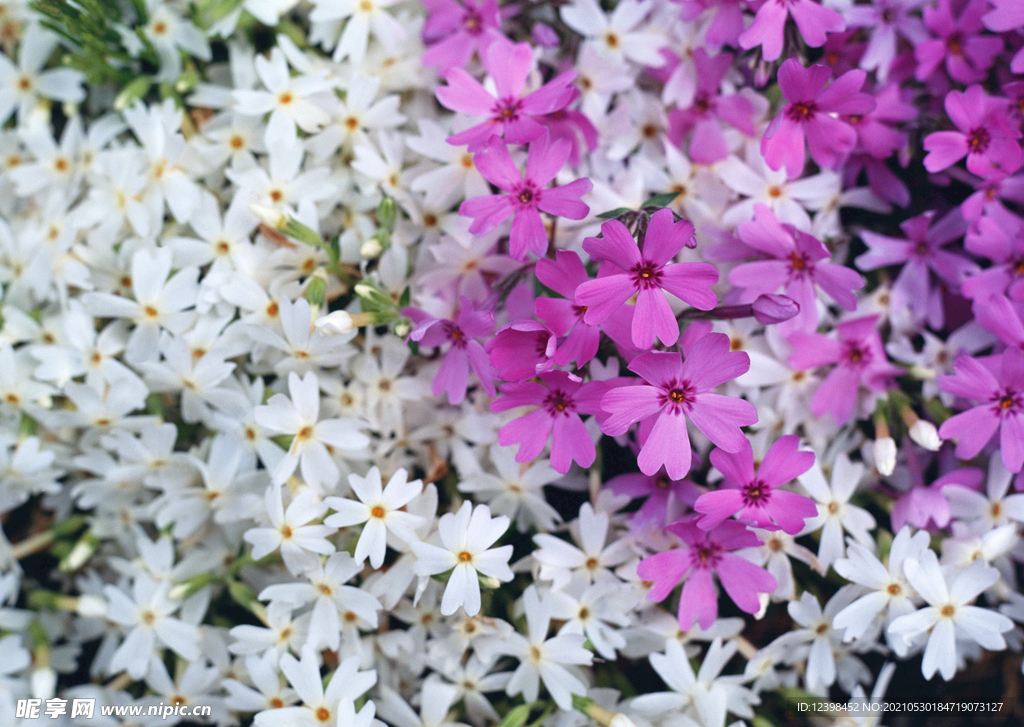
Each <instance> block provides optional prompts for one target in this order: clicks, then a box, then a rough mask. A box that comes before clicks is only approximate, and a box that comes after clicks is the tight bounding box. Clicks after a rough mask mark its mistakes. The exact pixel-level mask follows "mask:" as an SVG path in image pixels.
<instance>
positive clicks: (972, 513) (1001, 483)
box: [942, 452, 1024, 535]
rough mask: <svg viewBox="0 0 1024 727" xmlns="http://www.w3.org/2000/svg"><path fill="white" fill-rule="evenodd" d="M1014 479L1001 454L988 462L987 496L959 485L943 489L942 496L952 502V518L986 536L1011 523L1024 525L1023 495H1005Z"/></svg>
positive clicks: (992, 457)
mask: <svg viewBox="0 0 1024 727" xmlns="http://www.w3.org/2000/svg"><path fill="white" fill-rule="evenodd" d="M1013 477H1014V475H1013V473H1012V472H1010V471H1009V470H1007V469H1006V466H1005V465H1004V464H1003V458H1002V457H1001V456H999V452H995V453H994V454H993V455H992V456H991V457H990V458H989V461H988V480H987V482H986V484H985V494H984V495H983V494H981V493H980V492H977V491H975V490H972V489H969V488H967V487H962V486H960V485H947V486H946V487H943V488H942V494H943V495H944V496H945V498H946V499H947V500H949V506H950V514H951V515H952V516H953V517H954V518H956V519H958V520H963V521H965V522H967V523H968V524H970V526H971V528H972V529H973V530H974V531H975V532H976V533H977V534H978V535H984V534H985V533H987V532H989V531H990V530H992V529H993V528H997V527H999V526H1001V525H1006V524H1007V523H1009V522H1010V521H1011V520H1012V521H1014V522H1017V523H1024V492H1018V493H1015V494H1012V495H1007V494H1006V493H1007V492H1008V491H1009V489H1010V482H1011V481H1012V480H1013Z"/></svg>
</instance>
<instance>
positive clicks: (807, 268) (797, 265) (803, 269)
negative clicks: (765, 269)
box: [789, 250, 814, 278]
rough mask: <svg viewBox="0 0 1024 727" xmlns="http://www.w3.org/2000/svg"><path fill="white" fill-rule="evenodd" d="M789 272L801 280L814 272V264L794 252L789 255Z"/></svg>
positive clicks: (802, 255)
mask: <svg viewBox="0 0 1024 727" xmlns="http://www.w3.org/2000/svg"><path fill="white" fill-rule="evenodd" d="M789 272H790V273H792V274H793V275H795V276H796V277H798V278H803V277H804V276H806V275H807V274H808V273H812V272H814V263H812V262H811V261H810V259H809V258H808V257H807V256H806V255H804V254H802V253H799V252H796V251H795V250H794V251H793V252H791V253H789Z"/></svg>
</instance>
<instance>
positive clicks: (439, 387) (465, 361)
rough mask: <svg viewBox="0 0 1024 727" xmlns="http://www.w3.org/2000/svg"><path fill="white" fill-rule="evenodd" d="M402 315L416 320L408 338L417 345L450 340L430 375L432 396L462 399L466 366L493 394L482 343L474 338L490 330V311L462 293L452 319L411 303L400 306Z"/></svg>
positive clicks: (452, 400)
mask: <svg viewBox="0 0 1024 727" xmlns="http://www.w3.org/2000/svg"><path fill="white" fill-rule="evenodd" d="M402 315H403V316H408V317H409V318H410V319H411V320H412V322H413V323H414V324H416V325H415V327H414V328H413V329H412V332H411V333H410V334H409V338H410V339H412V340H413V341H416V342H417V343H419V344H420V345H421V346H426V347H428V348H433V347H435V346H442V345H444V344H445V343H451V348H450V349H449V350H448V353H446V354H445V355H444V356H443V357H442V358H441V368H439V369H438V370H437V375H436V376H435V377H434V385H433V388H432V389H431V393H433V395H434V396H440V395H441V393H442V392H444V393H447V394H448V401H449V402H450V403H452V404H458V403H460V402H461V401H462V400H463V399H465V398H466V389H467V388H468V386H469V369H470V366H472V367H473V372H474V373H475V374H476V376H477V378H478V379H479V380H480V385H481V386H483V387H484V391H486V392H487V393H488V394H489V395H490V396H494V394H495V389H494V376H495V372H494V369H493V368H492V367H491V362H490V361H489V360H488V358H487V352H486V351H484V347H483V345H482V344H481V343H480V342H479V341H477V340H475V339H477V338H479V337H480V336H489V335H490V334H491V332H492V331H493V330H494V313H493V312H492V311H489V310H477V309H476V307H475V305H474V304H473V303H472V301H470V300H469V299H468V298H466V297H464V296H463V297H460V298H459V310H458V312H457V313H456V314H455V316H454V320H450V319H444V318H435V317H434V316H432V315H430V314H429V313H427V312H426V311H422V310H420V309H419V308H412V307H409V308H403V309H402Z"/></svg>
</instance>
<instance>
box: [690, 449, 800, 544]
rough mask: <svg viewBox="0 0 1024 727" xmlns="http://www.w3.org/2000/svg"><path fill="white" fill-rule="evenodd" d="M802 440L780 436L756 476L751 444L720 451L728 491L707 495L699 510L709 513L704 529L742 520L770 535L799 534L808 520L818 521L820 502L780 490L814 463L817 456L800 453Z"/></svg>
mask: <svg viewBox="0 0 1024 727" xmlns="http://www.w3.org/2000/svg"><path fill="white" fill-rule="evenodd" d="M799 446H800V438H799V437H797V436H796V435H793V434H787V435H786V436H784V437H780V438H779V439H778V441H776V442H775V444H773V445H772V446H771V448H770V449H769V450H768V452H767V453H766V454H765V456H764V459H763V460H762V461H761V464H760V465H758V467H757V471H756V473H755V471H754V452H753V449H752V448H751V446H750V443H749V442H748V443H747V445H746V446H745V447H744V448H743V449H742V450H740V451H739V452H736V453H729V452H725V451H723V450H721V449H716V450H714V451H713V452H712V453H711V464H713V465H714V466H715V467H717V468H718V471H719V472H721V473H722V474H723V475H725V482H726V485H727V486H726V487H722V488H719V489H718V490H714V491H712V492H706V493H704V494H703V495H701V496H700V497H699V498H698V499H697V502H696V503H695V504H694V506H693V509H694V510H696V511H697V512H700V513H704V517H702V518H701V519H700V520H698V521H697V525H699V526H700V528H701V530H711V529H713V528H716V527H718V525H719V524H720V523H722V522H723V521H724V520H725V519H726V518H728V517H732V516H733V515H735V516H736V519H737V520H739V521H740V522H743V523H748V524H751V525H754V526H756V527H759V528H764V529H765V530H785V531H786V532H787V533H789V534H790V535H796V534H797V533H799V532H800V531H801V530H803V528H804V520H806V519H808V518H813V517H816V516H817V514H818V507H817V505H815V504H814V500H812V499H811V498H809V497H805V496H803V495H798V494H796V493H795V492H788V491H787V490H781V489H778V488H779V485H784V484H786V483H787V482H789V481H790V480H792V479H794V478H795V477H797V476H798V475H802V474H803V473H804V472H806V471H807V470H809V469H810V468H811V465H813V464H814V452H801V451H798V448H799Z"/></svg>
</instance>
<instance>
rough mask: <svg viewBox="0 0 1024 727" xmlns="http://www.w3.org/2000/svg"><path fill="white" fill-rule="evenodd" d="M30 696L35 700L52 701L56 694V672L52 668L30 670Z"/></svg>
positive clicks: (44, 667)
mask: <svg viewBox="0 0 1024 727" xmlns="http://www.w3.org/2000/svg"><path fill="white" fill-rule="evenodd" d="M29 683H30V684H31V689H32V696H33V697H35V698H36V699H53V695H54V694H56V693H57V672H56V671H55V670H54V668H53V667H52V666H43V667H39V668H38V669H33V670H32V676H31V677H30V678H29Z"/></svg>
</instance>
